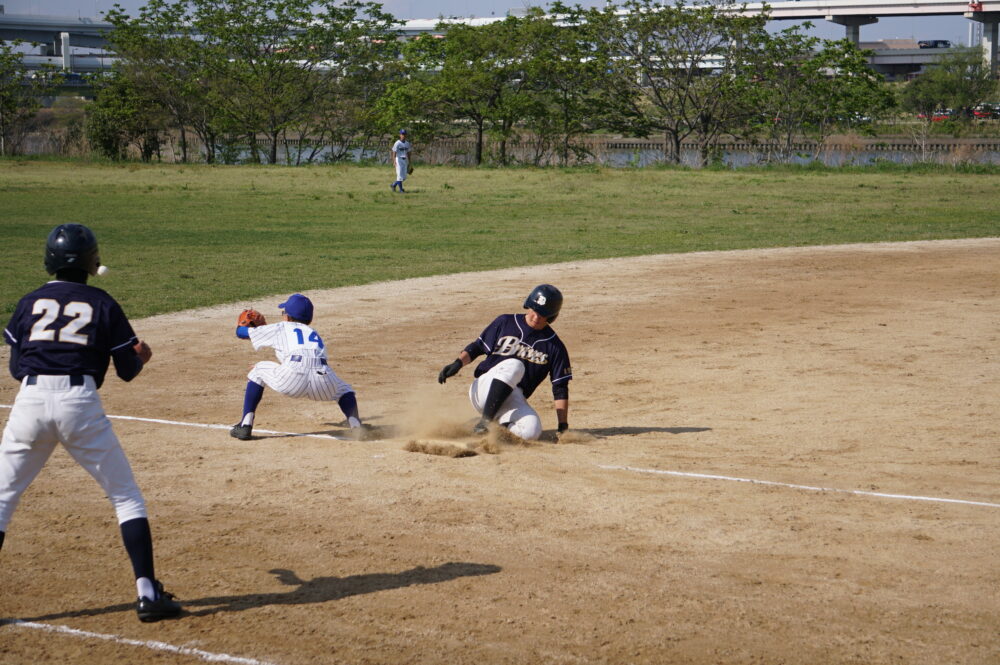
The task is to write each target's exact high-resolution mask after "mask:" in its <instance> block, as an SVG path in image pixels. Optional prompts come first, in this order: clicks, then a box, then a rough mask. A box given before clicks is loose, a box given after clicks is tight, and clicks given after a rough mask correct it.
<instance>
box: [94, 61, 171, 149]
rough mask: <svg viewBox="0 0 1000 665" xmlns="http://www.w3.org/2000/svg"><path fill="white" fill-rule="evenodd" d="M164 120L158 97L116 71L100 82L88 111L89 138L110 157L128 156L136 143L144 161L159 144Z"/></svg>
mask: <svg viewBox="0 0 1000 665" xmlns="http://www.w3.org/2000/svg"><path fill="white" fill-rule="evenodd" d="M165 120H166V119H165V118H164V115H163V111H162V107H161V106H160V105H159V104H158V103H157V101H156V100H155V99H153V98H151V97H148V96H146V95H145V94H143V91H142V90H140V89H139V88H138V87H136V85H135V84H134V83H133V81H132V80H131V79H129V78H128V77H125V76H121V75H115V76H113V77H112V78H111V79H109V80H106V81H105V82H104V83H103V84H102V85H101V87H100V90H99V91H98V94H97V99H96V100H95V101H94V104H93V105H92V106H91V107H90V108H89V109H88V111H87V126H86V131H87V138H88V140H89V141H90V144H91V145H92V146H93V147H94V148H95V149H97V151H98V152H100V153H101V154H102V155H104V156H105V157H108V158H110V159H113V160H116V161H117V160H122V159H126V158H127V156H128V148H129V146H130V145H135V146H136V148H138V150H139V155H140V156H141V158H142V161H144V162H148V161H150V160H151V159H152V158H153V155H154V154H156V153H157V151H158V150H159V148H160V136H161V133H162V132H163V130H164V129H165V126H166V122H165Z"/></svg>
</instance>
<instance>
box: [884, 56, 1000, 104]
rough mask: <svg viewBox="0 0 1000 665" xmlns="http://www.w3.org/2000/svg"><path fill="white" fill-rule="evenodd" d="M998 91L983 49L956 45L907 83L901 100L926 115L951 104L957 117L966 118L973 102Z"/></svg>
mask: <svg viewBox="0 0 1000 665" xmlns="http://www.w3.org/2000/svg"><path fill="white" fill-rule="evenodd" d="M997 91H998V89H997V81H996V79H995V78H994V77H993V75H992V74H991V72H990V68H989V66H988V65H987V64H986V62H985V61H984V59H983V52H982V49H981V48H979V47H973V48H963V49H955V50H953V52H951V53H947V54H945V55H943V56H941V57H940V58H939V59H938V61H937V62H935V63H934V64H933V65H930V66H929V67H928V68H927V71H926V73H924V74H922V75H921V76H918V77H917V78H915V79H914V80H912V81H910V82H909V83H907V84H906V87H905V88H904V89H903V93H902V103H903V105H904V108H907V109H908V110H911V111H917V112H918V113H925V114H926V115H927V116H928V117H929V116H930V114H931V113H932V112H933V111H934V110H936V109H938V108H951V109H954V110H955V111H956V112H957V113H956V115H957V117H958V118H960V119H964V120H969V119H971V118H972V110H973V109H974V108H975V107H976V105H978V104H980V103H982V102H984V101H986V100H987V99H989V98H990V97H992V96H993V95H995V94H997ZM932 103H933V106H931V104H932Z"/></svg>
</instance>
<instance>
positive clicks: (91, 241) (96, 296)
mask: <svg viewBox="0 0 1000 665" xmlns="http://www.w3.org/2000/svg"><path fill="white" fill-rule="evenodd" d="M99 266H100V258H99V254H98V250H97V239H96V237H95V236H94V234H93V232H91V230H90V229H88V228H87V227H86V226H83V225H82V224H61V225H59V226H57V227H56V228H55V229H54V230H53V231H52V233H50V234H49V238H48V241H47V243H46V250H45V268H46V270H47V271H48V272H49V274H51V275H55V280H54V281H51V282H49V283H47V284H45V285H44V286H42V287H41V288H39V289H36V290H35V291H32V292H31V293H29V294H28V295H26V296H24V297H23V298H22V299H21V300H20V302H19V303H18V304H17V307H16V308H15V309H14V315H13V316H12V317H11V319H10V322H9V323H8V324H7V327H6V328H5V329H4V340H5V341H6V343H7V344H8V345H10V373H11V375H12V376H13V377H14V378H15V379H17V380H18V381H20V382H21V389H20V391H19V392H18V394H17V398H16V400H15V401H14V406H13V408H12V409H11V412H10V418H9V419H8V420H7V426H6V427H5V428H4V431H3V439H2V441H0V546H2V545H3V541H4V536H5V533H6V531H7V527H8V524H9V523H10V521H11V518H12V517H13V515H14V511H15V509H16V508H17V505H18V503H19V502H20V500H21V496H22V495H23V494H24V492H25V490H27V489H28V486H29V485H30V484H31V482H32V481H33V480H34V479H35V477H36V476H37V475H38V473H39V472H40V471H41V470H42V467H44V466H45V462H46V461H47V460H48V458H49V456H50V455H51V454H52V452H53V451H54V450H55V447H56V445H57V444H59V443H62V445H63V446H64V447H65V448H66V450H67V451H68V452H69V454H70V455H71V456H72V457H73V459H74V460H76V461H77V462H78V463H79V464H80V465H81V466H82V467H84V468H85V469H87V471H88V472H90V475H92V476H93V477H94V479H95V480H97V482H98V483H100V485H101V488H102V489H103V490H104V493H105V494H106V495H107V497H108V499H110V500H111V504H112V505H113V506H114V509H115V513H116V516H117V518H118V523H119V526H120V529H121V534H122V540H123V542H124V545H125V550H126V552H127V553H128V556H129V559H130V560H131V562H132V571H133V573H134V574H135V580H136V590H137V591H138V603H137V605H136V611H137V613H138V616H139V619H140V620H142V621H145V622H148V621H158V620H160V619H165V618H169V617H175V616H177V615H179V614H180V613H181V607H180V605H179V604H178V603H177V602H176V601H174V599H173V596H172V595H171V594H169V593H167V592H166V591H164V590H163V585H162V584H161V583H160V582H159V581H158V580H157V579H156V577H155V569H154V566H153V541H152V534H151V532H150V527H149V519H148V517H147V515H146V504H145V501H144V499H143V496H142V492H141V491H140V490H139V487H138V485H137V484H136V482H135V478H134V476H133V474H132V468H131V466H130V465H129V462H128V459H127V458H126V457H125V453H124V451H123V450H122V447H121V444H120V442H119V441H118V437H117V436H115V433H114V430H113V429H112V428H111V422H110V421H109V420H108V417H107V416H106V415H105V414H104V407H103V405H102V404H101V398H100V396H99V395H98V392H97V389H98V388H100V387H101V385H102V384H103V383H104V376H105V374H106V373H107V371H108V366H109V365H110V363H111V361H112V360H114V363H115V372H116V373H117V374H118V376H119V378H121V379H122V380H124V381H131V380H132V379H134V378H135V377H136V376H138V375H139V372H141V371H142V368H143V367H144V366H145V364H146V363H147V362H149V360H150V358H151V357H152V351H151V350H150V348H149V346H148V345H147V344H146V343H145V342H142V341H139V339H138V338H136V335H135V332H134V331H133V330H132V325H131V324H130V323H129V321H128V319H127V318H125V314H124V312H122V309H121V307H120V306H119V305H118V303H117V302H115V300H114V298H112V297H111V296H110V295H108V294H107V293H106V292H104V291H102V290H101V289H98V288H95V287H93V286H88V285H87V279H88V278H89V277H90V276H91V275H94V274H97V269H98V267H99ZM66 505H67V508H66V510H67V511H68V512H72V507H71V505H72V501H71V500H70V499H69V498H67V502H66Z"/></svg>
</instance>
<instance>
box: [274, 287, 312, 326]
mask: <svg viewBox="0 0 1000 665" xmlns="http://www.w3.org/2000/svg"><path fill="white" fill-rule="evenodd" d="M278 309H281V310H284V312H285V314H287V315H288V316H290V317H292V318H293V319H298V320H299V321H305V322H306V323H312V320H313V304H312V301H311V300H309V298H306V297H305V296H304V295H302V294H301V293H293V294H292V295H290V296H288V300H286V301H285V302H283V303H281V304H280V305H278Z"/></svg>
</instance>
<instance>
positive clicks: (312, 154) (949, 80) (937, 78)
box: [0, 0, 996, 165]
mask: <svg viewBox="0 0 1000 665" xmlns="http://www.w3.org/2000/svg"><path fill="white" fill-rule="evenodd" d="M738 10H739V6H737V5H735V4H734V3H732V2H730V1H728V0H727V1H725V2H721V3H713V4H697V5H695V6H694V7H691V6H685V4H684V2H683V1H682V0H677V2H675V4H673V5H666V4H661V2H660V0H624V1H623V2H619V3H618V4H611V3H609V4H607V5H606V6H604V7H601V8H583V7H580V6H578V5H577V6H568V5H565V4H562V3H561V2H556V3H554V4H552V5H550V6H549V7H548V8H547V9H546V10H545V11H543V10H542V9H532V10H528V11H527V12H526V14H525V15H523V16H508V17H507V18H505V19H503V20H500V21H496V22H491V23H488V24H485V25H470V24H467V23H463V22H451V21H442V22H441V24H440V25H439V26H438V29H439V32H440V34H439V35H423V36H420V37H415V38H411V39H401V38H400V37H399V34H398V32H397V30H398V27H399V26H400V24H401V22H400V21H398V20H396V19H395V18H394V17H393V16H391V15H390V14H388V13H386V12H385V11H384V10H383V8H382V5H380V4H379V3H376V2H362V1H360V0H343V1H342V2H333V1H328V2H322V3H318V4H317V3H315V2H313V1H312V0H174V1H172V2H171V1H168V0H150V2H149V3H148V4H146V5H145V6H144V7H142V8H141V9H140V10H139V12H138V14H137V15H135V16H131V15H129V14H127V13H126V12H125V11H124V10H123V9H122V8H121V7H119V6H116V8H115V9H114V10H112V11H111V12H109V13H108V14H107V15H106V18H107V20H108V21H109V22H110V23H112V24H113V26H114V29H113V31H112V33H111V34H110V37H109V42H110V48H111V50H112V51H113V52H114V53H115V54H116V56H117V60H116V63H115V66H114V70H113V73H112V75H111V76H110V77H106V78H101V79H100V81H99V83H98V87H99V90H98V94H97V98H96V101H95V103H94V104H92V105H91V107H90V109H89V110H88V117H87V123H86V132H87V136H88V138H89V140H90V143H91V145H92V146H93V147H94V148H95V149H97V150H98V151H99V152H101V153H102V154H104V155H106V156H108V157H111V158H113V159H122V158H124V157H125V156H126V155H127V154H128V152H129V150H130V149H135V150H137V151H138V152H139V154H140V155H141V156H142V158H143V159H151V158H152V157H153V156H154V155H155V154H156V153H157V151H158V150H159V147H160V143H161V141H162V140H163V138H164V136H165V135H167V133H172V134H173V135H174V136H177V137H179V144H180V148H181V159H182V160H184V161H188V160H195V159H198V160H203V161H206V162H209V163H211V162H215V161H218V160H225V161H229V160H231V159H234V155H233V151H234V150H237V149H238V150H241V151H244V152H245V154H244V155H243V156H244V158H248V159H250V160H254V161H266V162H270V163H276V162H278V161H279V159H280V155H279V145H280V144H281V143H282V142H286V143H287V142H288V141H292V142H298V144H299V145H300V146H302V147H303V150H300V151H299V159H301V160H303V161H313V160H314V159H316V158H318V157H319V154H320V153H319V146H326V147H327V152H326V153H324V159H328V160H331V159H332V160H337V159H348V158H350V157H351V155H352V154H353V153H352V151H357V150H359V149H360V150H362V151H363V150H364V149H365V148H366V147H370V146H374V145H376V144H377V143H378V142H379V141H381V140H382V138H383V137H385V136H387V135H392V134H394V133H395V132H396V130H397V129H398V128H399V127H404V126H405V127H412V128H414V129H415V133H416V135H417V136H418V137H419V140H420V142H422V143H425V144H426V143H429V142H431V141H433V140H435V139H440V138H458V137H462V138H470V139H471V140H472V142H473V145H474V146H475V148H474V150H475V152H474V162H475V163H476V164H481V163H483V162H484V161H491V162H494V163H496V164H499V165H506V164H509V163H511V162H512V161H514V160H515V157H514V154H515V151H514V148H517V149H518V150H517V154H518V155H520V157H518V159H519V160H520V161H526V162H528V163H534V164H542V163H551V162H556V163H560V164H572V163H575V162H577V161H581V160H584V159H586V158H587V157H588V156H589V154H588V149H587V144H586V142H585V141H584V140H583V139H584V138H585V137H586V136H588V135H590V134H592V133H595V132H615V133H621V134H623V135H625V136H630V137H656V138H658V139H661V140H662V143H663V145H664V146H665V154H664V158H665V159H666V160H668V161H672V162H676V163H679V162H680V161H681V146H682V143H686V144H691V143H693V144H694V145H696V146H697V148H698V153H699V155H700V159H701V161H702V163H710V162H711V161H713V160H715V159H717V158H718V157H719V155H720V152H721V146H722V144H723V142H724V141H725V140H731V139H736V140H740V141H749V142H760V143H762V144H766V145H768V146H771V148H772V156H773V157H774V158H775V159H784V158H787V157H788V156H790V154H791V152H792V150H793V145H794V143H795V142H796V141H797V140H798V139H799V138H800V137H802V136H808V137H811V138H815V139H822V138H823V137H825V136H826V135H828V134H829V133H831V132H832V131H834V130H835V129H837V128H839V127H842V126H844V125H845V124H851V123H857V122H864V121H866V120H869V119H872V118H877V117H879V116H880V115H882V114H884V113H886V112H887V111H889V110H890V109H892V108H893V107H894V106H896V105H902V107H903V108H907V109H909V110H914V111H925V110H926V109H927V108H928V107H933V108H937V107H940V106H950V107H954V108H965V109H967V110H971V108H972V107H973V106H974V105H975V104H976V103H978V102H980V101H983V100H984V99H987V98H988V97H989V96H991V95H993V94H995V93H996V81H995V80H993V79H992V78H991V77H990V75H989V71H988V69H986V68H984V67H983V65H982V58H981V56H979V55H978V52H976V51H970V52H969V53H968V54H964V55H963V54H958V55H957V56H954V57H951V58H950V59H948V58H946V59H944V60H943V61H942V64H941V65H939V66H937V67H933V68H932V69H931V71H930V72H929V73H928V74H927V75H924V76H921V77H919V78H917V79H915V80H914V81H912V82H910V83H908V84H906V85H905V86H904V87H903V88H902V90H901V92H900V93H899V94H896V93H895V92H894V91H893V90H892V89H891V88H890V87H889V86H887V85H886V83H885V82H884V81H883V80H882V77H881V76H879V75H877V74H876V73H875V72H873V71H872V69H871V68H870V67H869V66H868V64H867V61H866V53H865V52H863V51H860V50H859V49H858V48H857V47H856V46H855V45H853V44H851V43H850V42H848V41H846V40H840V41H834V40H823V39H819V38H816V37H812V36H809V35H807V34H805V32H804V28H801V27H798V26H796V27H792V28H788V29H785V30H781V31H769V30H768V29H767V22H768V15H767V13H766V12H764V13H761V14H758V15H753V16H744V15H742V14H741V13H740V12H739V11H738ZM9 50H10V49H9V47H8V48H7V51H9ZM2 53H3V51H0V64H2V63H3V60H2ZM3 72H4V70H3V69H0V132H3V131H6V130H5V127H6V125H5V124H4V122H5V120H4V118H6V117H8V116H9V115H10V114H9V113H8V112H7V111H6V108H7V107H6V105H5V103H4V102H3V99H4V97H3V96H2V95H3V94H4V93H3V90H4V88H3V84H2V82H3V81H4V80H5V79H4V74H3ZM7 78H8V79H10V78H12V77H11V76H8V77H7ZM35 92H37V91H35ZM23 93H25V91H23V90H22V95H21V97H22V101H23V98H25V97H26V96H30V95H25V94H23ZM22 106H23V104H22ZM933 108H931V111H933ZM411 133H413V130H411ZM192 135H193V136H196V137H197V138H198V139H199V140H198V141H197V143H196V144H197V146H198V148H197V150H198V154H192V150H189V143H190V144H193V143H194V142H189V140H188V138H189V137H190V136H192ZM261 139H263V147H261V148H258V146H259V145H260V143H261V141H260V140H261ZM487 145H491V146H494V148H493V152H492V153H491V154H486V146H487ZM330 146H333V148H330ZM0 147H2V144H0Z"/></svg>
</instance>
